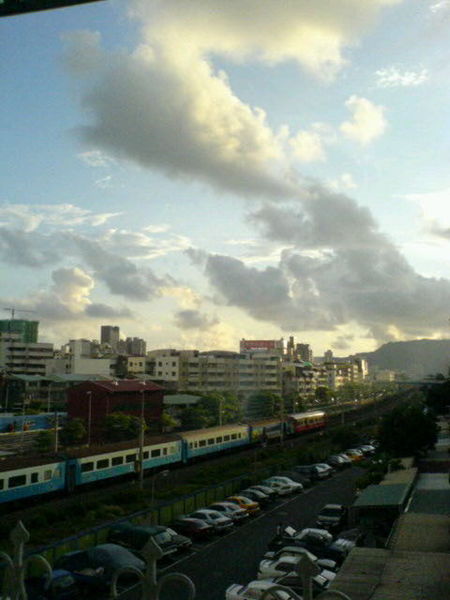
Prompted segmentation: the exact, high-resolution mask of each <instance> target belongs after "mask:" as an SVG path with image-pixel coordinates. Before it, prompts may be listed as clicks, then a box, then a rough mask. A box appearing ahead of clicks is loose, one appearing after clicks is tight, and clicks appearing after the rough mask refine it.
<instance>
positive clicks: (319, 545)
mask: <svg viewBox="0 0 450 600" xmlns="http://www.w3.org/2000/svg"><path fill="white" fill-rule="evenodd" d="M347 543H348V545H349V546H348V547H347V545H346V544H347ZM284 546H300V547H302V548H306V549H307V550H309V551H310V552H312V553H313V554H315V555H316V556H317V557H318V558H329V559H331V560H333V561H335V562H336V563H337V564H338V565H341V564H342V563H343V562H344V560H345V558H346V556H347V554H348V552H349V551H350V549H351V547H353V546H352V542H350V541H348V540H343V543H341V542H339V543H337V542H333V536H332V535H331V534H330V533H329V532H328V531H325V530H321V529H312V528H309V529H304V530H302V531H296V530H295V529H294V528H293V527H291V526H287V527H285V528H283V529H281V530H280V531H279V532H278V533H277V534H276V535H275V536H274V537H273V538H272V540H271V541H270V542H269V546H268V547H269V550H279V549H280V548H283V547H284Z"/></svg>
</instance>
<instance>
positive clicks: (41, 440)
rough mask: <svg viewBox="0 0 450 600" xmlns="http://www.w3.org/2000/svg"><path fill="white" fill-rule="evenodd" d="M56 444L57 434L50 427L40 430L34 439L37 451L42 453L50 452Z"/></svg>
mask: <svg viewBox="0 0 450 600" xmlns="http://www.w3.org/2000/svg"><path fill="white" fill-rule="evenodd" d="M54 445H55V434H54V432H53V431H50V430H48V429H46V430H44V431H40V432H39V433H38V434H37V436H36V438H35V440H34V447H35V449H36V451H37V452H39V453H40V454H44V453H45V452H49V451H50V450H51V449H52V448H53V447H54Z"/></svg>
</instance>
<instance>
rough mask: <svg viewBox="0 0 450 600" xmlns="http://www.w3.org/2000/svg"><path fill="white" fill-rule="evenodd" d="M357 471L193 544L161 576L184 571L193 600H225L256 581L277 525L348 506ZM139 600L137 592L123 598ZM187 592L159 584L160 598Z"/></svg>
mask: <svg viewBox="0 0 450 600" xmlns="http://www.w3.org/2000/svg"><path fill="white" fill-rule="evenodd" d="M361 473H362V469H359V468H357V467H352V468H351V469H347V470H345V471H343V472H341V473H337V474H336V475H334V476H333V477H332V478H331V479H329V480H326V481H323V482H320V483H318V484H316V485H315V486H314V487H312V488H310V489H308V490H306V491H305V492H304V493H303V494H299V495H296V496H294V497H288V498H287V499H286V500H278V501H277V502H276V503H275V504H273V505H272V506H271V507H270V508H269V509H268V510H265V511H263V512H262V513H261V514H260V515H259V516H257V517H254V518H252V520H251V521H250V523H247V524H245V525H244V526H242V527H238V528H236V529H235V530H234V531H232V532H231V533H229V534H227V535H225V536H223V537H217V538H215V539H214V540H213V541H212V542H210V543H209V544H205V545H200V544H195V545H194V549H193V551H192V552H191V553H190V554H189V555H188V556H184V557H180V558H179V559H178V560H177V562H175V563H173V564H171V565H167V566H163V565H161V567H162V568H160V569H159V576H161V575H162V574H165V573H174V572H178V573H184V574H185V575H187V576H188V577H189V578H190V579H191V580H192V581H193V582H194V584H195V587H196V600H224V598H225V590H226V588H227V587H228V586H229V585H230V584H232V583H242V584H245V583H248V582H249V581H251V580H252V579H256V573H257V569H258V564H259V561H260V560H261V559H262V558H263V554H264V552H265V551H266V550H267V544H268V543H269V541H270V540H271V539H272V537H273V536H274V535H275V532H276V528H277V525H278V524H280V523H283V524H292V525H294V526H295V527H296V528H303V527H311V526H314V524H315V516H316V515H317V513H318V512H319V510H320V509H321V508H322V506H323V505H324V504H327V503H330V502H335V503H338V504H346V505H349V504H351V503H352V502H353V500H354V498H355V481H356V480H357V479H358V477H359V476H360V475H361ZM125 598H126V600H138V599H140V594H139V592H138V591H137V590H136V591H134V592H131V593H128V594H126V596H125ZM186 598H187V596H186V591H185V589H182V588H181V586H180V585H179V584H178V583H167V584H166V585H164V587H163V589H162V591H161V596H160V600H186Z"/></svg>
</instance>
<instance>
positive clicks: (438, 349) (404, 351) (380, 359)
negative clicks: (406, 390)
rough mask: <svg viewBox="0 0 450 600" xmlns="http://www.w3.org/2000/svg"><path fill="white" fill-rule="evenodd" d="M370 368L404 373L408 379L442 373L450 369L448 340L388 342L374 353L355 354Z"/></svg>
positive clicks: (449, 343) (449, 345)
mask: <svg viewBox="0 0 450 600" xmlns="http://www.w3.org/2000/svg"><path fill="white" fill-rule="evenodd" d="M357 356H360V357H361V358H366V359H367V361H368V363H369V368H370V367H371V366H376V367H378V368H380V369H392V370H394V371H404V372H405V373H406V374H407V375H408V376H409V377H425V376H426V375H430V374H436V373H443V374H444V375H448V373H449V368H450V340H412V341H410V342H389V343H387V344H383V345H382V346H381V347H380V348H378V350H375V351H374V352H360V353H359V354H357Z"/></svg>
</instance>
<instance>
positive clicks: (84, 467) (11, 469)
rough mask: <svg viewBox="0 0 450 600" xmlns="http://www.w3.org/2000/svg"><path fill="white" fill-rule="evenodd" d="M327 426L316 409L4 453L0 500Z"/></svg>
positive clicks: (72, 488) (71, 487)
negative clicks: (27, 453)
mask: <svg viewBox="0 0 450 600" xmlns="http://www.w3.org/2000/svg"><path fill="white" fill-rule="evenodd" d="M326 425H327V415H326V413H325V412H323V411H320V410H315V411H308V412H303V413H296V414H291V415H287V416H286V417H285V418H284V419H265V420H261V421H256V422H252V423H248V424H228V425H224V426H220V427H211V428H206V429H199V430H194V431H183V432H180V433H177V434H162V435H158V436H152V437H151V438H146V439H145V441H144V445H143V448H142V464H141V460H140V452H141V449H140V447H139V445H136V442H135V441H127V442H120V443H116V444H107V445H104V446H98V447H83V448H78V449H76V450H68V451H67V452H65V453H64V454H59V455H56V456H53V457H48V456H47V457H44V456H43V457H6V458H4V459H3V460H0V505H2V504H7V503H10V502H14V501H21V500H25V499H27V498H28V499H33V498H35V497H41V496H45V495H49V494H55V493H62V492H66V493H73V492H74V491H75V490H77V489H80V488H83V486H88V485H89V484H95V483H97V482H100V481H105V480H113V479H115V478H120V477H126V476H131V475H133V474H134V475H136V474H137V473H139V471H140V469H141V468H144V471H146V472H151V471H154V470H158V469H166V468H169V467H170V466H174V465H180V464H188V463H191V462H194V461H196V460H199V459H201V458H207V457H208V456H211V455H215V454H219V453H223V452H226V451H232V450H235V449H238V448H245V447H251V446H252V445H253V446H254V445H258V444H260V445H262V446H264V445H265V444H266V443H268V442H270V441H271V440H273V439H276V438H278V439H280V437H281V436H285V437H291V436H292V437H295V436H298V435H302V434H304V433H306V432H310V431H319V430H321V429H324V428H325V427H326Z"/></svg>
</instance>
